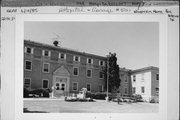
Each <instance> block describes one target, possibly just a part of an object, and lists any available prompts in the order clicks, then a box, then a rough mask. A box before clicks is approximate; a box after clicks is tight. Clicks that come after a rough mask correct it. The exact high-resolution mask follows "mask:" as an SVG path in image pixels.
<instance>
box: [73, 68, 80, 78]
mask: <svg viewBox="0 0 180 120" xmlns="http://www.w3.org/2000/svg"><path fill="white" fill-rule="evenodd" d="M74 68H77V71H78V72H77V75H74ZM73 76H79V67H73Z"/></svg>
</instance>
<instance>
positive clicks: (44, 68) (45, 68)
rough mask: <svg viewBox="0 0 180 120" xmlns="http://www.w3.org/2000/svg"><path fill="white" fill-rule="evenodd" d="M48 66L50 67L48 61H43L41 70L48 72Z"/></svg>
mask: <svg viewBox="0 0 180 120" xmlns="http://www.w3.org/2000/svg"><path fill="white" fill-rule="evenodd" d="M49 67H50V64H49V63H44V64H43V72H45V73H49Z"/></svg>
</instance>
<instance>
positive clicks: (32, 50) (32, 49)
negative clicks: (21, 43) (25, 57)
mask: <svg viewBox="0 0 180 120" xmlns="http://www.w3.org/2000/svg"><path fill="white" fill-rule="evenodd" d="M27 48H30V49H31V53H28V52H27ZM24 52H25V53H26V54H33V53H34V48H33V47H29V46H25V51H24Z"/></svg>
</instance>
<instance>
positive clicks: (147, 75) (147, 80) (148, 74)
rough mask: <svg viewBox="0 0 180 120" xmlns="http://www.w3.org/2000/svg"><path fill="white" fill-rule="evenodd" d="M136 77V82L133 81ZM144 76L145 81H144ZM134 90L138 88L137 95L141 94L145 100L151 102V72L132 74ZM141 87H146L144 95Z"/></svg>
mask: <svg viewBox="0 0 180 120" xmlns="http://www.w3.org/2000/svg"><path fill="white" fill-rule="evenodd" d="M134 75H135V76H136V81H134V80H133V76H134ZM143 76H144V80H143V79H142V78H143ZM131 81H132V88H134V87H135V88H136V91H135V94H140V95H141V96H142V97H143V99H144V100H146V101H149V98H150V97H151V72H150V71H145V72H144V71H142V72H138V73H133V74H131ZM141 87H144V93H142V90H141Z"/></svg>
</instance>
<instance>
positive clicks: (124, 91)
mask: <svg viewBox="0 0 180 120" xmlns="http://www.w3.org/2000/svg"><path fill="white" fill-rule="evenodd" d="M126 89H127V93H126ZM128 92H129V91H128V88H127V87H125V88H124V94H125V95H128Z"/></svg>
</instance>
